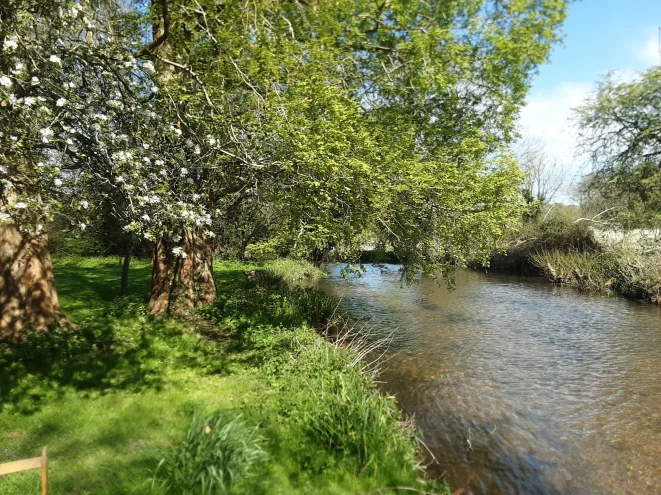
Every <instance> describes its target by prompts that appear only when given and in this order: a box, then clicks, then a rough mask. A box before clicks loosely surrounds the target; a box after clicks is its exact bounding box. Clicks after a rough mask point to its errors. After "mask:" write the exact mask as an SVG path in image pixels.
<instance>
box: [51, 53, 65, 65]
mask: <svg viewBox="0 0 661 495" xmlns="http://www.w3.org/2000/svg"><path fill="white" fill-rule="evenodd" d="M48 60H50V61H51V62H53V63H54V64H59V63H60V62H62V59H61V58H60V57H58V56H57V55H51V56H50V57H49V58H48Z"/></svg>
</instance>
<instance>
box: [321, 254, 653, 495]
mask: <svg viewBox="0 0 661 495" xmlns="http://www.w3.org/2000/svg"><path fill="white" fill-rule="evenodd" d="M387 268H388V271H386V272H385V273H381V270H380V269H379V268H376V267H373V266H368V269H369V271H368V273H365V274H363V276H362V277H356V276H351V277H350V278H349V280H348V281H345V280H344V279H343V277H342V276H341V274H340V267H338V266H331V267H330V269H331V274H330V275H329V276H328V277H327V278H326V279H325V280H324V281H323V282H322V289H323V290H325V291H327V292H329V293H331V294H333V295H335V296H337V297H341V298H342V300H343V301H344V303H345V305H346V306H347V307H348V308H349V311H350V312H351V314H353V315H354V316H361V317H369V318H371V319H372V324H373V325H374V326H375V327H376V328H377V329H378V330H379V331H380V332H383V333H384V334H385V333H388V332H390V331H392V330H393V329H396V330H397V331H396V333H395V339H394V341H393V343H392V346H391V347H392V348H391V350H390V351H389V352H388V353H387V355H386V357H387V359H388V361H387V362H386V363H385V364H384V365H383V366H384V368H385V369H384V371H383V373H382V374H381V376H380V380H382V381H383V383H382V388H383V391H384V392H386V393H389V394H393V395H395V396H396V397H397V401H398V403H399V405H400V407H401V408H402V410H403V411H404V412H405V413H406V414H414V415H415V421H416V424H417V426H418V428H419V429H420V430H421V431H422V432H423V439H424V443H425V444H426V446H427V447H428V448H429V450H430V451H431V452H432V453H433V456H434V457H435V458H436V462H434V461H433V459H432V456H431V455H428V460H429V461H430V462H431V464H430V466H429V470H430V472H431V473H432V474H435V475H441V474H443V473H445V474H444V476H446V479H447V480H448V481H449V483H450V485H451V487H452V488H453V490H456V489H458V488H464V489H466V491H467V492H471V493H473V494H476V495H477V494H487V493H488V494H501V493H508V494H509V493H511V494H524V493H525V494H554V495H555V494H579V493H580V494H627V493H630V494H641V493H645V494H661V308H660V307H658V306H652V305H648V304H643V303H636V302H631V301H627V300H624V299H621V298H616V297H606V296H588V295H585V294H580V293H577V292H575V291H573V290H571V289H567V288H558V287H554V286H552V285H550V284H549V283H548V282H546V281H545V280H544V279H541V278H527V277H519V276H513V275H504V274H495V273H494V274H491V273H490V274H486V273H479V272H473V271H458V272H457V274H456V289H455V290H454V291H453V292H449V291H448V290H447V289H446V287H445V286H441V287H439V286H437V285H436V284H435V283H434V282H433V281H431V280H427V279H425V280H422V281H421V282H420V283H417V284H414V285H412V286H406V287H402V286H401V284H400V277H399V272H398V267H397V266H388V267H387Z"/></svg>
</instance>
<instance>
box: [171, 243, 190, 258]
mask: <svg viewBox="0 0 661 495" xmlns="http://www.w3.org/2000/svg"><path fill="white" fill-rule="evenodd" d="M172 254H174V255H175V256H181V257H182V258H186V257H188V255H187V254H186V251H184V250H183V248H182V247H180V246H176V247H173V248H172Z"/></svg>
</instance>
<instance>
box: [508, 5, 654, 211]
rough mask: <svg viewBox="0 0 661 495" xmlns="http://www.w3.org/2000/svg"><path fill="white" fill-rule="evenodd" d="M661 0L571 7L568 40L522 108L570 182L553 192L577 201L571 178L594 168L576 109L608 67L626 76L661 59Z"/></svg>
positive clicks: (529, 130)
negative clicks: (581, 142)
mask: <svg viewBox="0 0 661 495" xmlns="http://www.w3.org/2000/svg"><path fill="white" fill-rule="evenodd" d="M659 26H661V0H581V1H579V2H575V3H572V4H571V5H570V7H569V16H568V18H567V20H566V21H565V25H564V29H563V31H564V34H565V37H564V40H563V43H562V44H561V45H557V46H556V47H555V49H554V51H553V54H552V55H551V60H550V63H549V64H546V65H544V66H542V67H540V69H539V74H538V75H537V76H536V77H535V79H534V81H533V85H532V88H531V90H530V93H529V95H528V98H527V105H526V106H525V107H524V109H523V110H522V112H521V118H520V121H519V124H520V130H521V133H522V135H523V136H524V137H526V138H533V139H540V140H541V141H542V142H543V143H544V145H545V148H546V151H547V153H548V154H549V155H551V156H552V157H555V158H557V159H558V160H559V163H560V164H561V166H562V169H563V171H564V174H565V177H566V185H565V186H564V187H563V189H562V190H561V191H560V193H559V194H558V196H557V197H556V198H554V199H555V200H556V201H562V202H565V203H573V202H574V201H573V200H572V196H573V195H572V192H571V184H573V183H575V182H576V180H577V179H578V178H580V177H581V176H582V175H584V174H585V173H586V172H588V171H589V169H590V167H589V165H588V164H587V163H586V161H585V159H583V158H581V157H579V156H576V152H575V143H576V139H575V136H576V132H575V131H574V130H573V129H572V128H571V125H570V123H569V117H570V116H571V109H572V108H573V107H576V106H578V105H580V104H581V102H582V101H583V100H584V99H585V98H586V97H587V96H588V95H589V94H590V93H591V92H592V91H593V90H594V87H595V82H596V81H597V80H598V79H599V78H600V77H601V76H603V75H604V74H606V73H608V72H609V71H615V72H616V74H617V77H618V78H620V79H622V80H630V79H633V78H635V74H636V73H637V72H640V71H644V70H646V69H648V68H650V67H652V66H654V65H659V64H660V63H661V55H660V54H659Z"/></svg>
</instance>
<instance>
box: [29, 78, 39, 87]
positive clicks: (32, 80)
mask: <svg viewBox="0 0 661 495" xmlns="http://www.w3.org/2000/svg"><path fill="white" fill-rule="evenodd" d="M30 84H32V85H33V86H36V85H37V84H39V78H38V77H37V76H32V79H30Z"/></svg>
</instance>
